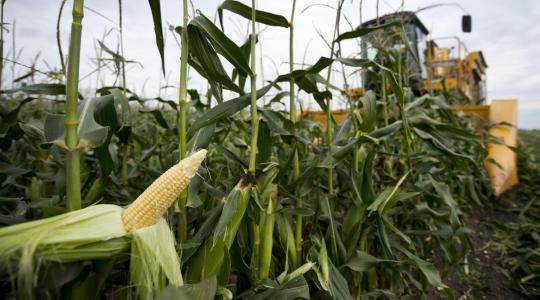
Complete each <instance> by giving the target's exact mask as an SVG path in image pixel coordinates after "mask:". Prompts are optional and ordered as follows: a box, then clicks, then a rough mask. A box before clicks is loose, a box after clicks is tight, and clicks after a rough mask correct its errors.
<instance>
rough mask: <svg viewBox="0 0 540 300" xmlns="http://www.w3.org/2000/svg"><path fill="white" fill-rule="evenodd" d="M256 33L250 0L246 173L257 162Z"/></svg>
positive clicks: (252, 168) (253, 12) (251, 172)
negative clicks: (249, 126)
mask: <svg viewBox="0 0 540 300" xmlns="http://www.w3.org/2000/svg"><path fill="white" fill-rule="evenodd" d="M256 43H257V35H256V29H255V0H252V1H251V65H250V67H251V74H250V75H249V77H250V79H251V148H250V149H251V152H250V153H249V168H248V173H249V174H250V175H251V176H254V175H255V170H256V164H257V137H258V133H259V116H258V114H257V72H256V61H257V60H256V54H255V46H256Z"/></svg>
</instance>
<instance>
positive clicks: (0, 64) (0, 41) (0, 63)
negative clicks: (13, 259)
mask: <svg viewBox="0 0 540 300" xmlns="http://www.w3.org/2000/svg"><path fill="white" fill-rule="evenodd" d="M5 3H6V0H2V3H1V4H0V5H1V6H0V89H2V73H3V72H2V71H3V70H4V4H5Z"/></svg>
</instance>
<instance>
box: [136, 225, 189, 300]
mask: <svg viewBox="0 0 540 300" xmlns="http://www.w3.org/2000/svg"><path fill="white" fill-rule="evenodd" d="M174 244H175V239H174V236H173V233H172V231H171V230H170V229H169V226H168V225H167V222H165V220H164V219H163V218H162V219H160V220H159V221H158V223H157V224H155V225H153V226H149V227H145V228H141V229H138V230H135V231H134V232H133V234H132V242H131V261H130V278H131V282H132V283H133V284H134V285H135V287H136V288H137V294H138V295H139V297H140V298H141V299H143V300H144V299H154V298H155V297H156V296H157V295H158V293H159V292H160V291H161V290H162V289H163V288H165V287H166V283H167V280H168V282H169V284H171V285H174V286H182V284H183V280H182V274H181V273H180V261H179V260H178V255H177V254H176V250H175V247H174Z"/></svg>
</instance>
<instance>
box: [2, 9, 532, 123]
mask: <svg viewBox="0 0 540 300" xmlns="http://www.w3.org/2000/svg"><path fill="white" fill-rule="evenodd" d="M221 2H222V1H221V0H205V1H194V3H195V5H196V6H197V9H199V10H200V11H201V12H202V13H204V14H205V15H206V16H208V17H209V18H210V19H213V18H214V16H215V12H216V8H217V6H218V5H219V4H220V3H221ZM244 2H245V1H244ZM335 2H336V1H326V2H324V3H327V4H330V5H335ZM457 2H458V3H459V4H460V5H461V6H463V7H464V8H465V9H466V10H467V11H468V12H469V13H470V14H471V15H472V17H473V32H472V33H469V34H465V33H461V27H460V18H461V15H462V14H463V12H462V11H460V10H459V9H458V8H456V7H441V8H434V9H429V10H425V11H423V12H422V13H420V14H419V17H420V19H421V20H422V21H423V22H424V24H425V25H426V27H427V28H428V29H429V30H430V31H431V32H432V36H434V37H435V36H459V37H461V38H462V39H463V40H464V42H465V43H466V44H467V46H468V48H469V49H470V50H482V51H483V53H484V55H485V57H486V59H487V62H488V65H489V68H488V73H487V75H488V96H489V97H490V98H509V97H514V98H515V97H517V98H519V100H520V109H521V110H525V111H530V110H531V109H538V108H539V106H540V104H539V103H540V73H538V71H537V70H540V55H538V53H540V43H538V41H540V26H537V24H536V23H537V20H540V5H538V1H537V0H520V1H519V4H517V3H516V2H510V1H507V0H478V1H467V0H459V1H457ZM161 3H162V18H163V21H164V33H165V34H166V57H165V60H166V69H167V70H166V74H167V77H166V78H163V77H162V76H161V70H160V61H159V55H158V53H157V50H156V46H155V40H154V31H153V24H152V17H151V14H150V9H149V5H148V2H147V1H146V0H130V1H124V7H123V10H124V11H123V18H124V50H125V56H126V57H127V58H128V59H134V60H137V61H139V62H140V63H142V65H143V66H144V68H141V67H139V66H135V65H133V66H131V69H130V72H129V73H128V78H127V80H128V87H130V88H131V89H133V90H135V91H137V92H139V93H142V92H143V87H144V92H145V94H146V95H147V96H157V94H158V93H160V94H161V96H163V97H169V98H172V99H174V98H176V93H177V90H176V88H168V89H165V90H160V89H159V87H160V86H164V85H166V84H168V85H172V86H175V85H176V82H178V69H179V55H180V53H179V52H180V51H179V49H178V46H177V45H176V42H175V41H174V38H173V35H172V33H170V32H169V31H168V30H167V29H168V28H167V27H168V24H172V25H178V24H180V23H181V14H182V10H181V7H180V4H181V3H180V1H162V2H161ZM246 3H247V2H246ZM315 3H323V1H307V0H298V1H297V8H296V17H295V53H294V59H295V62H297V63H298V64H299V65H297V66H296V67H297V68H300V67H302V66H301V65H300V64H301V63H302V62H303V61H304V59H305V62H306V63H307V64H311V63H314V62H315V61H316V60H317V59H318V58H319V57H320V56H328V55H329V54H330V53H329V49H328V47H327V45H326V44H325V42H324V41H323V40H322V39H321V37H320V36H319V34H318V33H317V32H316V29H317V30H319V31H320V34H321V35H322V36H324V37H325V38H326V39H327V40H329V39H331V35H332V29H333V24H334V18H335V11H334V10H333V9H331V8H328V7H325V6H314V7H311V8H308V9H307V10H306V11H304V12H302V11H303V10H304V9H305V8H306V7H308V6H310V5H312V4H315ZM401 3H402V1H397V0H387V1H381V2H380V8H379V9H380V10H379V15H383V14H386V13H389V12H392V11H393V10H395V9H397V8H399V6H400V5H401ZM433 3H435V2H434V1H429V0H415V1H412V0H410V1H405V2H404V7H405V9H407V10H416V9H418V8H420V7H424V6H426V5H430V4H433ZM71 5H72V2H71V1H68V3H67V5H66V8H65V10H64V14H63V18H62V43H63V47H64V53H67V46H68V41H69V29H70V23H71V13H70V12H71ZM86 5H88V6H90V8H91V9H93V10H96V11H98V12H99V13H100V14H101V15H103V16H105V17H103V16H100V15H98V14H96V13H94V12H92V11H89V10H86V11H85V18H84V20H83V43H82V53H81V58H82V60H83V62H82V63H81V76H84V75H85V74H88V73H90V72H92V71H93V70H94V68H95V64H94V63H93V59H94V58H95V57H96V49H95V41H96V40H97V39H102V35H103V32H104V31H105V30H110V29H111V28H113V27H115V24H114V23H115V22H117V20H118V8H117V5H118V3H117V2H116V1H94V2H87V3H86ZM258 5H259V9H262V10H268V11H271V12H274V13H277V14H281V15H283V16H285V17H286V18H287V19H289V17H290V9H291V1H285V0H274V1H262V0H259V1H258ZM59 6H60V1H51V0H49V1H35V0H17V1H7V2H6V7H5V9H6V16H8V17H7V20H6V21H8V22H11V20H12V19H17V20H18V23H17V47H18V48H21V47H24V52H23V57H22V58H21V60H22V61H23V62H29V61H31V60H32V59H33V57H34V56H35V54H36V53H37V52H39V51H41V53H42V55H41V57H42V59H44V60H46V61H47V62H48V63H49V64H50V65H53V66H58V65H59V58H58V53H57V50H56V28H55V27H56V18H57V14H58V8H59ZM28 7H32V9H28ZM192 13H193V12H192V10H191V9H190V14H192ZM359 14H360V7H359V1H345V6H344V9H343V15H344V16H345V17H346V18H347V20H349V21H350V22H351V25H352V26H353V27H354V26H357V25H358V24H359V23H360V17H359ZM376 14H377V11H376V1H375V0H364V1H363V7H362V18H363V20H364V21H366V20H368V19H370V18H373V17H375V16H376ZM224 15H225V29H226V33H227V34H228V35H229V36H230V37H231V38H232V39H233V40H234V41H235V42H237V43H242V42H243V41H244V40H245V39H246V32H247V31H246V29H247V25H248V21H247V20H245V19H243V18H239V17H236V16H234V15H233V14H232V13H230V12H225V13H224ZM108 19H109V20H111V21H112V22H111V21H109V20H108ZM23 20H32V22H23ZM259 28H260V30H261V31H262V33H261V37H260V38H261V39H260V44H261V45H262V56H263V59H262V61H263V64H262V66H259V67H258V69H259V70H264V75H265V76H267V77H268V78H270V77H273V76H274V75H275V72H276V69H277V71H278V72H279V73H285V72H288V63H287V62H288V56H289V53H288V42H289V41H288V36H289V31H288V29H284V28H274V27H267V26H260V27H259ZM350 28H351V26H350V25H349V24H347V22H346V21H345V20H342V22H341V26H340V31H341V32H344V31H347V30H350ZM105 41H106V44H107V45H108V46H110V47H111V48H113V49H116V47H117V44H118V42H117V41H118V32H117V31H116V30H113V31H111V32H110V33H109V35H108V36H107V37H106V39H105ZM10 47H11V46H10V42H9V37H6V44H5V51H8V49H9V48H10ZM257 51H259V52H260V51H261V49H260V48H259V47H258V48H257ZM357 51H358V47H357V45H356V43H355V42H354V41H352V42H348V43H344V52H343V53H344V54H345V55H348V54H354V53H355V52H357ZM259 54H260V53H259ZM225 65H227V64H225ZM41 67H42V68H45V67H44V65H41ZM20 72H23V70H20ZM100 74H101V76H102V77H101V78H102V80H104V81H105V83H107V84H112V83H114V80H115V78H114V76H112V75H111V72H110V71H102V72H101V73H100ZM106 74H108V75H106ZM96 75H97V73H94V74H93V75H92V76H90V77H88V78H87V79H85V80H84V81H83V82H81V87H82V88H87V89H93V88H95V87H96V77H95V76H96ZM105 75H106V76H105ZM338 75H339V74H337V73H336V74H334V76H333V82H334V84H335V85H338V86H340V85H342V78H341V76H338ZM190 76H191V77H190V83H189V85H190V88H197V89H201V90H203V89H206V82H205V81H204V80H203V79H202V78H201V77H200V76H198V75H197V74H195V72H191V73H190ZM263 79H264V78H262V76H260V80H263ZM348 80H349V81H350V82H349V83H350V84H358V82H359V78H356V77H354V76H351V77H349V79H348ZM314 105H316V104H314ZM313 107H316V106H313ZM520 113H521V111H520ZM520 120H521V118H520ZM527 120H528V121H526V123H523V124H527V126H529V127H536V128H540V119H538V118H528V119H527ZM521 125H522V123H521V121H520V126H521Z"/></svg>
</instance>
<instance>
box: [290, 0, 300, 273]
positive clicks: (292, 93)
mask: <svg viewBox="0 0 540 300" xmlns="http://www.w3.org/2000/svg"><path fill="white" fill-rule="evenodd" d="M295 8H296V0H293V5H292V10H291V20H290V22H289V26H290V27H289V32H290V33H289V73H291V74H292V72H293V71H294V11H295ZM289 84H290V86H289V93H290V103H289V106H290V108H289V109H290V112H289V117H290V119H291V122H292V123H293V125H294V127H293V130H294V131H296V99H295V88H294V77H293V76H291V80H290V82H289ZM298 178H300V161H299V159H298V148H297V147H295V148H294V154H293V180H294V181H296V180H298ZM295 194H296V203H295V206H296V207H297V208H300V207H302V200H301V199H300V197H299V196H298V191H295ZM302 227H303V226H302V216H300V215H298V216H296V228H295V243H296V245H295V248H296V256H297V257H301V256H302ZM298 263H300V261H298ZM293 266H294V267H295V268H297V267H299V266H300V265H297V264H293Z"/></svg>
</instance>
